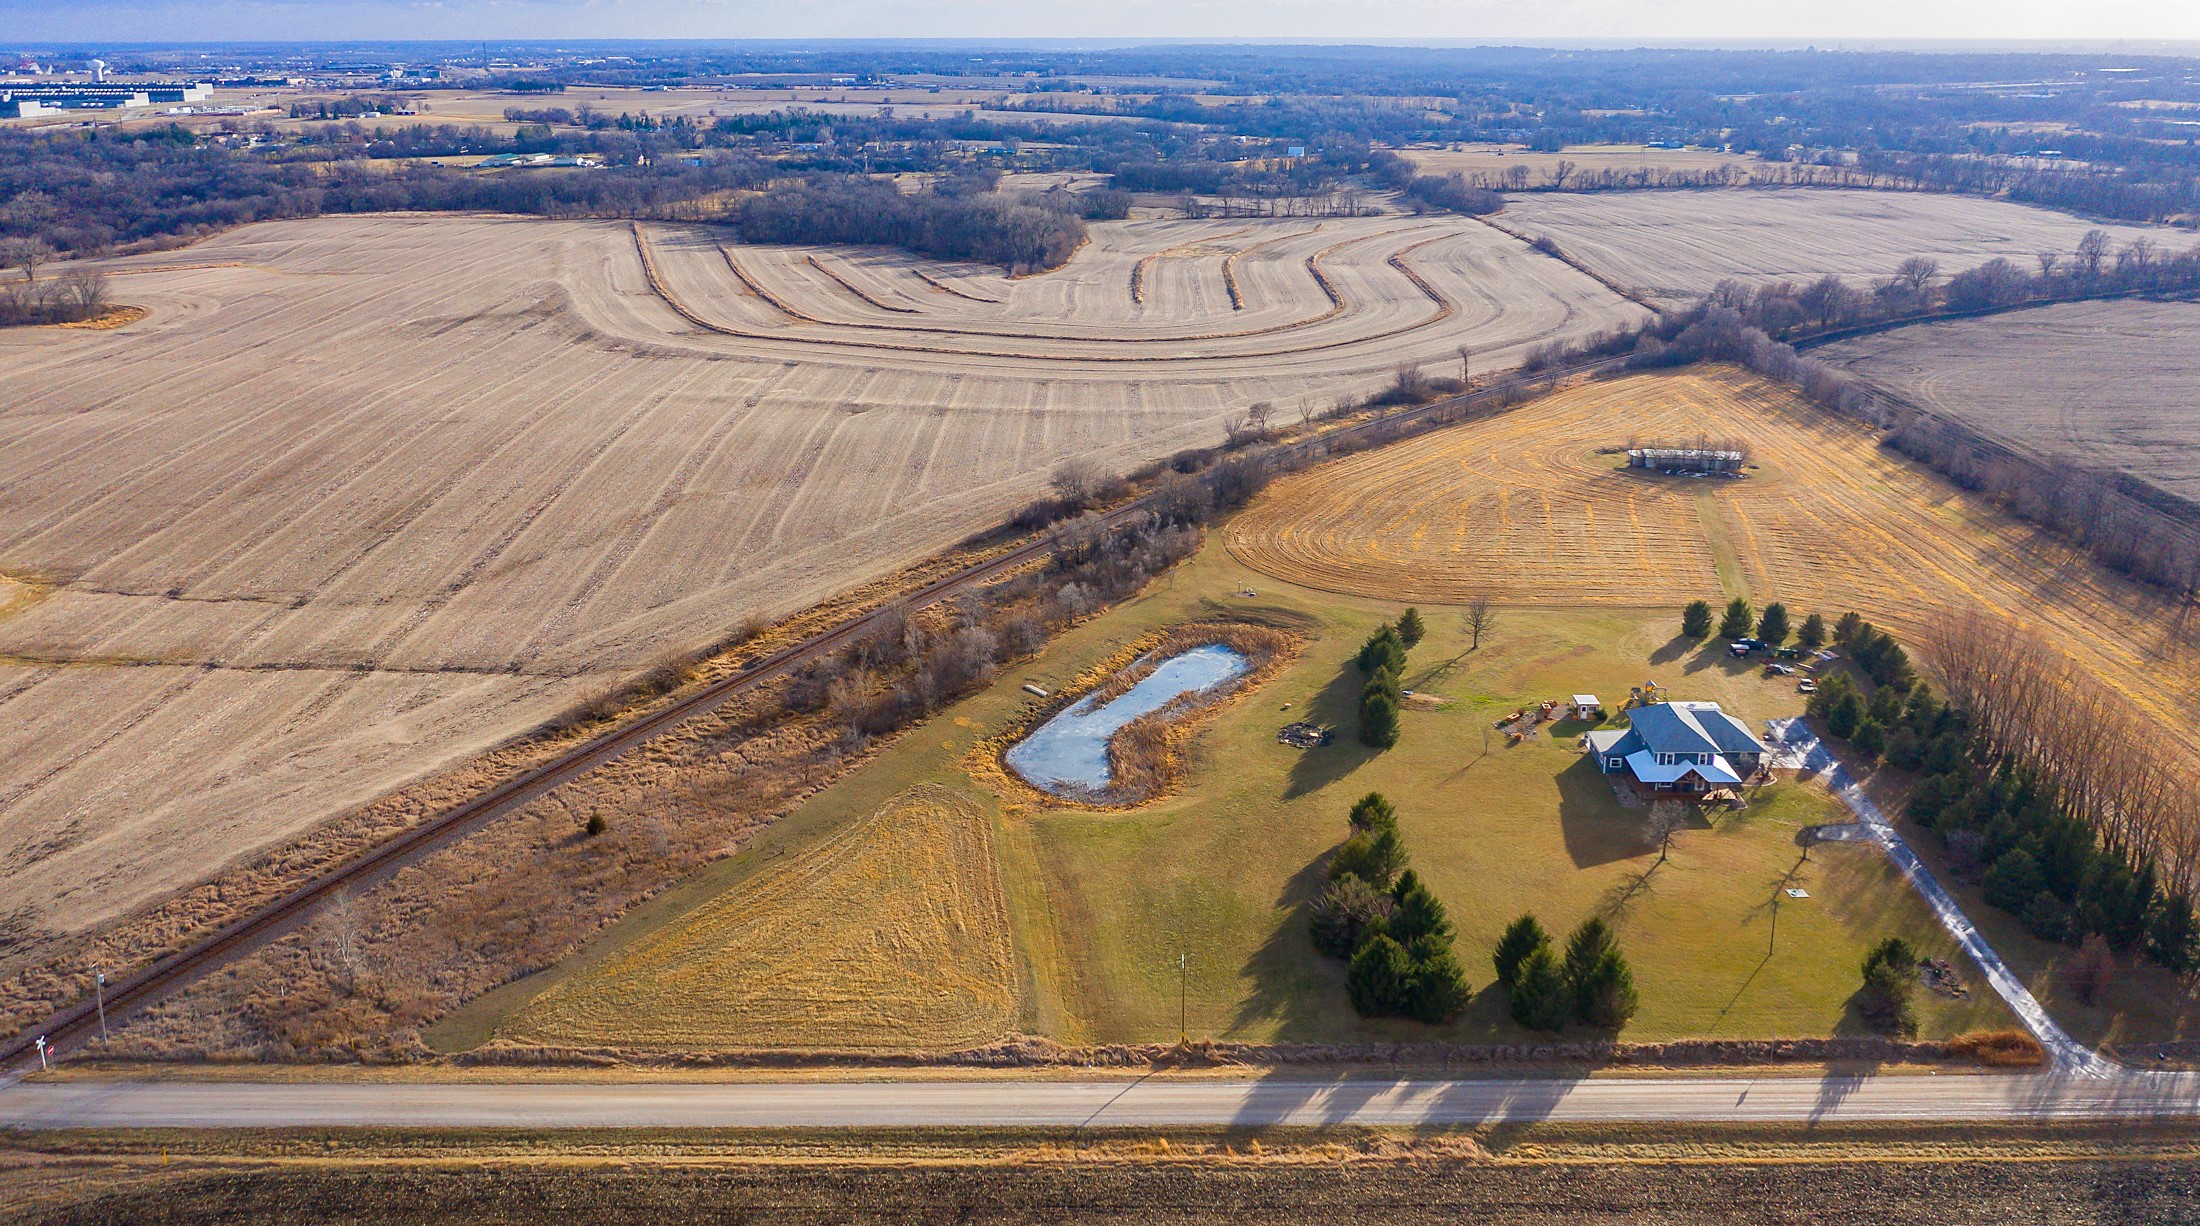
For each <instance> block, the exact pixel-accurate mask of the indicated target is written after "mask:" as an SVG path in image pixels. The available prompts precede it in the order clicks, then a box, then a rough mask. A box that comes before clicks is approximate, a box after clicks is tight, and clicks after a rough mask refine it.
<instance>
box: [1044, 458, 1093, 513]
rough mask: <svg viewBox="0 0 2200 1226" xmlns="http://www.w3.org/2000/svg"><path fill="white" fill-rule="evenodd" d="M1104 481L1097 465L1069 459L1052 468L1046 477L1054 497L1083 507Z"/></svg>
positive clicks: (1083, 460)
mask: <svg viewBox="0 0 2200 1226" xmlns="http://www.w3.org/2000/svg"><path fill="white" fill-rule="evenodd" d="M1106 479H1107V474H1106V473H1105V472H1104V471H1103V470H1102V469H1101V467H1100V466H1099V465H1098V464H1095V463H1093V462H1092V461H1091V460H1087V459H1083V458H1071V459H1067V460H1064V461H1062V462H1061V463H1059V464H1057V465H1055V466H1054V471H1053V472H1051V473H1049V474H1048V475H1047V484H1048V485H1049V486H1052V487H1053V489H1054V496H1055V497H1057V498H1060V499H1061V500H1062V501H1064V502H1073V503H1076V504H1077V505H1078V506H1083V505H1085V504H1086V503H1087V502H1090V501H1091V500H1092V496H1093V495H1094V494H1095V493H1097V492H1098V491H1099V489H1100V485H1101V483H1102V482H1103V481H1105V480H1106Z"/></svg>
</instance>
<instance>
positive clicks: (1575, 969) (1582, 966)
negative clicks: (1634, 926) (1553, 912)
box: [1566, 915, 1619, 1017]
mask: <svg viewBox="0 0 2200 1226" xmlns="http://www.w3.org/2000/svg"><path fill="white" fill-rule="evenodd" d="M1617 952H1619V938H1617V937H1615V936H1613V935H1612V927H1611V925H1609V924H1607V923H1605V922H1604V921H1603V920H1602V919H1599V918H1598V917H1596V916H1594V915H1592V916H1590V917H1589V918H1588V919H1586V920H1583V921H1582V923H1581V927H1579V928H1576V929H1574V934H1573V935H1572V936H1570V937H1568V938H1566V986H1567V988H1568V990H1570V991H1571V992H1572V993H1573V1002H1572V1008H1573V1013H1574V1016H1575V1017H1582V1016H1584V1015H1585V1013H1586V1010H1587V1007H1588V999H1587V993H1588V991H1589V987H1590V979H1591V976H1592V974H1593V973H1594V972H1595V970H1596V965H1597V963H1598V962H1600V961H1602V960H1603V958H1604V955H1606V954H1610V953H1617Z"/></svg>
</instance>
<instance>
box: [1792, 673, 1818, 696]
mask: <svg viewBox="0 0 2200 1226" xmlns="http://www.w3.org/2000/svg"><path fill="white" fill-rule="evenodd" d="M1795 688H1796V689H1797V690H1798V691H1800V692H1801V693H1805V694H1815V693H1817V692H1818V683H1817V682H1815V681H1813V680H1811V679H1810V678H1808V677H1805V678H1803V679H1802V680H1801V681H1798V682H1796V683H1795Z"/></svg>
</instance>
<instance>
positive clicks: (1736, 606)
mask: <svg viewBox="0 0 2200 1226" xmlns="http://www.w3.org/2000/svg"><path fill="white" fill-rule="evenodd" d="M1756 625H1757V615H1756V613H1754V612H1752V611H1751V610H1750V607H1749V602H1748V601H1746V600H1744V599H1742V598H1741V597H1739V596H1736V597H1735V598H1734V599H1732V600H1729V601H1727V602H1726V616H1724V617H1722V618H1720V619H1719V637H1720V638H1722V639H1746V638H1748V637H1749V632H1750V631H1751V630H1753V629H1755V628H1756Z"/></svg>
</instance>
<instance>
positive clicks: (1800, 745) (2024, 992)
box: [1765, 719, 2120, 1077]
mask: <svg viewBox="0 0 2200 1226" xmlns="http://www.w3.org/2000/svg"><path fill="white" fill-rule="evenodd" d="M1765 727H1766V731H1768V732H1769V733H1771V735H1772V739H1773V741H1774V743H1775V744H1777V745H1778V746H1779V749H1780V751H1781V752H1780V757H1781V758H1782V760H1783V761H1785V762H1786V763H1787V764H1788V765H1791V766H1795V767H1797V768H1798V769H1800V770H1802V771H1803V772H1804V773H1805V774H1820V773H1822V774H1824V776H1825V781H1826V786H1827V787H1828V788H1830V789H1832V791H1833V794H1834V795H1835V796H1838V797H1840V799H1841V802H1842V803H1843V804H1846V805H1847V806H1848V807H1849V810H1850V811H1851V812H1853V813H1855V814H1856V816H1857V818H1858V819H1859V820H1860V821H1861V823H1862V824H1863V826H1864V829H1865V831H1866V832H1867V836H1868V838H1869V839H1870V841H1872V842H1875V843H1877V844H1879V846H1880V848H1881V849H1882V850H1884V851H1885V852H1886V853H1887V858H1888V859H1890V860H1892V861H1894V865H1895V867H1896V868H1898V869H1900V870H1901V871H1902V876H1903V878H1904V879H1905V880H1907V881H1908V882H1909V883H1910V886H1911V888H1913V889H1915V890H1916V891H1917V893H1918V896H1919V897H1920V898H1923V899H1924V900H1925V905H1926V906H1928V907H1931V908H1932V909H1933V914H1934V915H1936V916H1938V917H1939V919H1940V923H1941V926H1942V927H1944V928H1946V929H1947V930H1948V932H1949V934H1950V935H1952V936H1954V937H1955V939H1956V943H1957V944H1959V945H1961V946H1963V950H1964V952H1965V953H1968V954H1970V955H1971V960H1972V961H1973V962H1976V963H1978V966H1979V970H1980V971H1981V972H1983V973H1984V974H1985V976H1986V982H1987V983H1989V984H1991V985H1993V989H1994V991H1995V992H1996V993H1998V994H1999V995H2000V996H2001V998H2002V1000H2004V1001H2006V1002H2007V1003H2008V1005H2009V1008H2010V1011H2011V1012H2013V1013H2015V1014H2016V1015H2017V1019H2018V1020H2019V1021H2021V1022H2023V1023H2024V1026H2025V1029H2027V1030H2030V1031H2031V1032H2032V1036H2033V1037H2034V1038H2036V1039H2038V1040H2039V1041H2040V1046H2042V1047H2044V1048H2046V1049H2047V1055H2048V1058H2049V1059H2050V1060H2052V1061H2053V1062H2054V1065H2055V1067H2056V1068H2057V1069H2058V1070H2060V1071H2063V1072H2066V1073H2071V1074H2074V1075H2077V1076H2081V1077H2111V1076H2114V1075H2115V1073H2116V1071H2117V1069H2118V1068H2119V1067H2120V1066H2119V1065H2117V1064H2116V1063H2115V1062H2114V1061H2111V1060H2107V1059H2105V1058H2103V1057H2101V1056H2100V1055H2098V1054H2096V1053H2095V1052H2094V1051H2093V1049H2091V1048H2089V1047H2087V1046H2086V1045H2085V1044H2083V1043H2080V1042H2078V1041H2077V1040H2076V1039H2073V1038H2071V1037H2070V1033H2069V1032H2068V1031H2066V1030H2064V1029H2063V1028H2062V1027H2061V1026H2060V1025H2059V1024H2057V1023H2056V1021H2055V1019H2054V1018H2053V1017H2051V1016H2049V1015H2048V1012H2047V1008H2046V1006H2044V1005H2042V1004H2040V1002H2039V999H2038V998H2037V997H2035V996H2033V995H2032V992H2031V990H2030V989H2029V988H2027V987H2025V986H2024V980H2022V979H2020V978H2018V977H2017V973H2016V972H2015V971H2013V970H2010V969H2009V965H2008V963H2006V962H2003V961H2002V960H2001V955H2000V954H1998V953H1995V952H1994V947H1993V946H1992V945H1991V944H1988V943H1987V940H1986V937H1985V934H1983V933H1981V932H1980V931H1979V930H1978V926H1977V925H1976V924H1973V923H1972V922H1971V917H1970V916H1968V915H1965V914H1964V913H1963V906H1962V904H1960V903H1958V902H1957V901H1956V900H1955V897H1954V896H1953V895H1951V894H1949V893H1948V890H1947V887H1945V886H1943V885H1941V884H1940V881H1939V879H1938V878H1936V877H1934V876H1933V872H1932V870H1931V869H1929V868H1927V867H1925V863H1924V861H1922V860H1919V859H1918V858H1917V853H1916V852H1915V851H1912V850H1911V849H1910V845H1909V844H1908V843H1907V842H1905V841H1904V840H1903V838H1902V832H1901V831H1899V830H1896V829H1895V828H1894V823H1893V822H1890V821H1888V820H1887V815H1886V814H1885V813H1884V812H1882V811H1881V810H1880V808H1879V806H1878V804H1877V803H1875V802H1874V801H1873V800H1872V798H1871V797H1870V796H1869V795H1867V794H1866V793H1865V791H1864V789H1863V788H1862V787H1860V786H1858V784H1857V782H1856V780H1855V778H1854V777H1852V776H1851V775H1850V774H1849V772H1848V768H1846V767H1844V766H1842V765H1841V760H1840V759H1839V758H1836V757H1835V756H1834V755H1833V752H1832V751H1831V750H1829V749H1827V748H1826V746H1825V744H1824V742H1822V741H1820V740H1819V739H1818V736H1817V734H1816V733H1814V732H1812V731H1811V730H1810V727H1809V726H1808V725H1806V724H1805V723H1804V722H1803V721H1802V720H1799V719H1776V720H1770V721H1768V722H1767V723H1766V725H1765Z"/></svg>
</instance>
